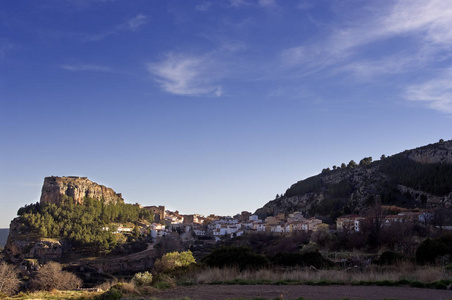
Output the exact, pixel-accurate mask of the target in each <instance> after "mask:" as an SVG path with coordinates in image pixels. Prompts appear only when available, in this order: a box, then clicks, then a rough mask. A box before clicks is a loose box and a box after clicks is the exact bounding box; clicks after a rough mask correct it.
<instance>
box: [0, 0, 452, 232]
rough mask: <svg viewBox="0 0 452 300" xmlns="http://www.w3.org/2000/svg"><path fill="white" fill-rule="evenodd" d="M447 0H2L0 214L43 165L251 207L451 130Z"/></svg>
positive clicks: (31, 190) (129, 196) (141, 196)
mask: <svg viewBox="0 0 452 300" xmlns="http://www.w3.org/2000/svg"><path fill="white" fill-rule="evenodd" d="M451 116H452V2H450V1H427V0H419V1H416V0H413V1H357V0H355V1H348V0H340V1H339V0H336V1H335V0H328V1H327V0H315V1H314V0H312V1H301V0H300V1H282V0H273V1H272V0H260V1H257V0H229V1H228V0H222V1H221V0H215V1H207V0H206V1H172V0H168V1H157V0H155V1H151V0H146V1H145V0H134V1H125V0H59V1H56V0H54V1H50V0H40V1H23V0H14V1H12V0H8V1H4V2H3V3H2V8H1V9H0V138H1V147H0V204H1V206H2V207H3V209H1V210H0V227H7V226H8V225H9V222H10V220H11V219H12V218H14V217H15V215H16V212H17V209H18V208H19V207H21V206H23V205H25V204H28V203H33V202H36V201H39V197H40V192H41V186H42V183H43V180H44V177H46V176H51V175H55V176H68V175H78V176H87V177H88V178H90V179H91V180H93V181H95V182H98V183H100V184H104V185H107V186H109V187H112V188H113V189H114V190H116V191H117V192H121V193H122V194H123V196H124V198H125V200H126V201H127V202H130V203H135V202H138V203H141V204H143V205H165V206H166V207H167V208H169V209H172V210H176V209H177V210H179V211H180V212H181V213H187V214H188V213H201V214H205V215H207V214H210V213H216V214H223V215H226V214H231V215H232V214H235V213H238V212H241V211H243V210H248V211H252V212H254V211H255V210H256V209H257V208H259V207H261V206H263V205H264V204H265V203H266V202H267V201H269V200H272V199H273V198H274V197H275V195H276V194H280V193H283V192H284V191H285V190H286V189H287V188H288V187H290V185H291V184H293V183H295V182H296V181H298V180H301V179H304V178H306V177H309V176H311V175H315V174H317V173H319V172H320V171H321V170H322V169H323V168H326V167H332V166H333V165H340V164H341V163H342V162H345V163H348V162H349V161H350V160H352V159H353V160H355V161H359V160H360V159H362V158H363V157H367V156H372V157H373V158H374V159H378V158H379V157H380V156H381V155H382V154H386V155H391V154H395V153H398V152H400V151H403V150H405V149H411V148H414V147H417V146H422V145H425V144H429V143H434V142H437V141H438V140H439V139H441V138H443V139H445V140H448V139H451V138H452V136H451V125H452V119H451Z"/></svg>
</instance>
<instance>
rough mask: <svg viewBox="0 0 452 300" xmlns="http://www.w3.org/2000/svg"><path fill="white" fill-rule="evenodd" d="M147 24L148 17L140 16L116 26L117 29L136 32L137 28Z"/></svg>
mask: <svg viewBox="0 0 452 300" xmlns="http://www.w3.org/2000/svg"><path fill="white" fill-rule="evenodd" d="M147 22H148V17H147V16H145V15H142V14H139V15H137V16H136V17H134V18H132V19H130V20H127V21H126V22H125V23H123V24H121V25H119V26H118V28H119V29H123V30H137V29H138V28H139V27H141V26H143V25H144V24H146V23H147Z"/></svg>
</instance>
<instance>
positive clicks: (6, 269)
mask: <svg viewBox="0 0 452 300" xmlns="http://www.w3.org/2000/svg"><path fill="white" fill-rule="evenodd" d="M18 274H19V272H18V270H17V269H16V267H15V266H13V265H9V264H7V263H4V262H2V263H1V264H0V294H6V295H13V294H15V293H16V292H17V291H18V290H19V286H20V280H19V275H18Z"/></svg>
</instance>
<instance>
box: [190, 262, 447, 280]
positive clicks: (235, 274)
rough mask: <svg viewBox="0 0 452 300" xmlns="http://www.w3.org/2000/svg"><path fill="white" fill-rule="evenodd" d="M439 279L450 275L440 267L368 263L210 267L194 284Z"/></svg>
mask: <svg viewBox="0 0 452 300" xmlns="http://www.w3.org/2000/svg"><path fill="white" fill-rule="evenodd" d="M441 279H451V276H450V275H448V274H447V273H446V272H444V271H443V270H442V269H441V268H434V267H416V266H415V265H413V264H408V263H406V264H401V265H399V266H397V267H381V266H370V267H367V268H365V269H363V270H361V269H354V268H350V269H344V270H312V269H309V268H305V269H297V270H286V271H283V270H279V271H278V270H260V271H243V272H240V271H239V270H238V269H235V268H226V269H218V268H209V269H205V270H203V271H201V272H200V273H199V274H197V276H196V282H197V283H200V284H202V283H214V282H217V283H218V282H228V281H233V280H243V281H249V282H265V281H268V282H281V281H285V282H314V283H315V282H330V283H343V284H353V283H358V282H362V281H367V282H379V281H384V280H387V281H393V282H397V281H399V280H408V281H420V282H433V281H438V280H441Z"/></svg>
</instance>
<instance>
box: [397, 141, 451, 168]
mask: <svg viewBox="0 0 452 300" xmlns="http://www.w3.org/2000/svg"><path fill="white" fill-rule="evenodd" d="M406 152H407V154H408V158H410V159H412V160H414V161H417V162H419V163H422V164H433V163H446V164H452V140H450V141H445V142H439V143H437V144H434V145H427V146H424V147H420V148H417V149H414V150H410V151H406Z"/></svg>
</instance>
